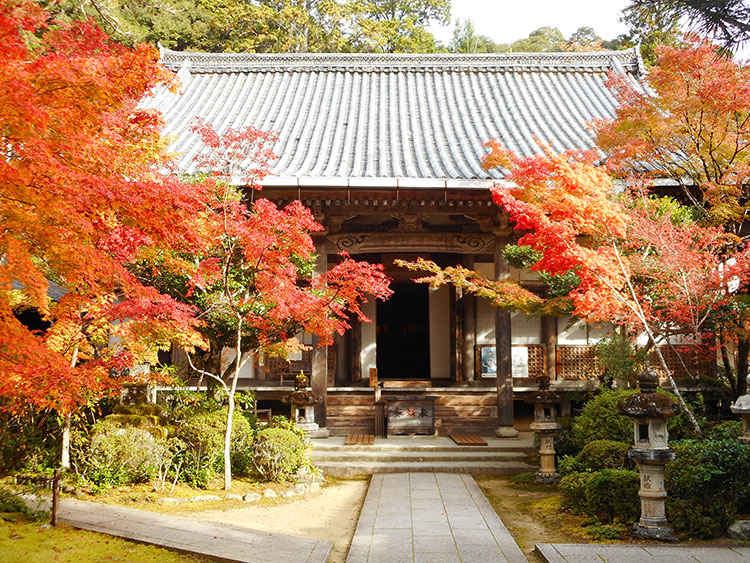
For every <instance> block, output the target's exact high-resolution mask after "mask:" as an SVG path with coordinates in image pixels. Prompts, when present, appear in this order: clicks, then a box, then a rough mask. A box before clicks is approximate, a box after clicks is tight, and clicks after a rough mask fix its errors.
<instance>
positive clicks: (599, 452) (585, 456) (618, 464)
mask: <svg viewBox="0 0 750 563" xmlns="http://www.w3.org/2000/svg"><path fill="white" fill-rule="evenodd" d="M629 448H630V446H629V445H628V444H626V443H624V442H615V441H614V440H594V441H593V442H589V443H588V444H586V445H585V446H584V447H583V449H582V450H581V453H579V454H578V455H577V456H576V460H577V461H578V462H579V463H580V465H581V466H582V467H583V471H599V470H601V469H630V468H631V467H632V466H633V464H632V462H631V461H630V460H629V459H628V449H629Z"/></svg>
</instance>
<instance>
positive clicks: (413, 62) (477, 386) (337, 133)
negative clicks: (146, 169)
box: [146, 49, 644, 435]
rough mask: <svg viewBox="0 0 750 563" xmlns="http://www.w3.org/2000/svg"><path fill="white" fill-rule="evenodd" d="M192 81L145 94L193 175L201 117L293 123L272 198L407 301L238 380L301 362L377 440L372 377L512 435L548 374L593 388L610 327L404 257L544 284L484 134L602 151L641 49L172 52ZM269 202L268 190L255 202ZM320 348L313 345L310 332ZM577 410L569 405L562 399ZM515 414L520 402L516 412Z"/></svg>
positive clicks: (277, 126) (281, 371)
mask: <svg viewBox="0 0 750 563" xmlns="http://www.w3.org/2000/svg"><path fill="white" fill-rule="evenodd" d="M161 56H162V62H163V64H164V65H165V66H166V67H167V68H169V69H171V70H173V71H175V72H176V73H177V75H178V77H179V79H180V81H181V87H180V89H179V90H178V91H177V92H169V91H167V90H164V91H161V92H159V93H157V94H156V95H155V96H154V97H153V98H152V99H150V100H149V101H148V102H146V103H147V105H148V106H150V107H153V108H156V109H158V110H159V111H161V113H162V114H163V116H164V119H165V121H166V127H165V130H164V134H165V135H167V136H174V139H175V140H174V142H173V143H172V145H171V146H170V149H169V150H171V151H174V152H176V153H178V154H179V159H178V164H179V168H180V170H182V171H183V172H191V171H193V170H194V168H193V167H194V164H193V158H194V156H195V154H196V152H197V151H199V150H200V149H201V143H200V139H199V138H198V136H197V135H196V134H194V133H192V132H190V130H189V128H190V125H191V123H192V122H193V121H194V119H195V118H196V117H201V118H203V119H204V120H205V121H207V122H210V123H212V124H213V125H214V126H215V128H216V129H217V131H219V132H222V131H224V130H226V129H227V128H228V127H235V128H239V127H243V126H247V125H253V126H254V127H256V128H258V129H262V130H266V131H276V132H278V136H279V140H278V142H277V143H276V144H275V146H274V148H273V149H274V152H275V153H276V154H277V155H278V157H279V158H278V160H277V161H276V162H275V164H274V165H273V167H272V169H271V173H272V175H271V176H269V177H268V178H266V180H265V181H264V182H263V185H264V188H263V191H262V192H261V194H260V195H261V196H262V197H266V198H269V199H271V200H273V201H275V202H277V203H279V204H283V203H285V202H289V201H291V200H295V199H299V200H301V201H302V202H303V203H304V204H305V205H306V206H307V207H309V208H310V209H312V211H313V213H314V215H315V217H316V219H317V220H318V221H319V222H320V223H321V224H323V225H324V227H325V230H324V231H323V232H322V233H317V234H316V237H315V241H316V246H317V251H318V254H319V258H318V261H317V265H316V267H317V269H318V271H319V272H322V271H325V269H326V268H327V267H328V265H330V264H332V263H335V261H336V260H338V259H339V258H338V253H339V252H340V251H342V250H344V251H346V252H348V253H349V254H351V255H352V256H353V257H355V258H357V259H360V260H368V261H372V262H378V263H383V264H384V265H385V267H386V271H387V273H388V275H389V276H390V277H391V278H392V279H393V285H392V289H393V290H394V295H393V297H392V298H391V299H390V300H389V301H386V302H377V303H376V302H375V301H374V300H371V301H370V302H369V303H368V304H367V306H366V310H365V312H366V314H367V316H368V317H369V318H370V319H372V323H361V324H355V326H354V327H353V329H352V330H350V331H349V332H348V333H347V334H346V335H344V336H342V337H339V338H337V339H336V341H335V343H334V345H333V346H329V347H327V348H313V349H312V350H311V351H310V352H305V353H303V354H301V355H300V356H299V357H297V358H291V359H290V361H281V360H278V359H264V358H262V357H261V358H259V360H258V361H257V362H256V365H254V366H248V369H247V370H246V372H245V373H244V374H243V375H244V377H243V380H242V381H241V385H244V386H245V387H248V386H249V387H253V388H255V389H256V395H257V398H258V400H259V401H261V402H263V401H273V400H276V399H278V398H279V397H280V393H281V389H282V388H283V387H287V386H289V385H291V383H292V381H293V378H294V375H295V374H296V373H299V371H300V370H303V371H304V372H305V373H306V374H307V375H309V376H310V379H311V382H312V389H313V392H314V393H315V394H316V395H317V396H319V397H322V398H323V402H322V403H321V404H320V405H318V406H317V407H316V412H315V419H316V422H317V423H318V424H319V425H320V426H321V427H323V428H327V430H328V431H329V432H330V433H331V434H338V435H341V434H346V433H347V432H354V431H359V432H372V431H373V429H374V424H375V421H374V412H375V407H374V395H375V393H376V391H375V389H374V388H373V387H371V383H374V377H377V380H378V381H379V382H380V384H381V386H382V390H383V391H382V392H383V393H384V395H385V396H386V397H387V396H388V394H389V393H390V394H392V395H394V396H395V395H398V396H399V397H403V396H407V397H408V396H409V395H413V396H415V397H416V396H429V397H430V398H434V426H435V430H436V431H437V433H439V434H446V433H448V432H451V431H454V430H459V431H475V432H478V433H483V434H492V433H493V432H495V433H496V434H497V435H513V434H514V430H513V426H514V417H515V415H514V400H515V401H516V403H517V405H521V404H522V399H523V397H524V395H525V394H527V393H530V392H531V391H532V390H534V389H535V388H536V385H535V383H534V379H535V378H536V377H537V376H539V375H542V374H547V375H549V377H550V378H551V379H552V386H553V389H555V390H556V391H558V392H562V393H563V395H564V394H565V392H573V391H580V390H583V389H586V388H591V387H593V386H595V385H596V377H597V376H598V375H599V373H600V370H599V368H598V366H597V362H596V358H595V355H594V353H593V350H592V348H591V345H592V344H593V343H594V342H596V341H597V340H598V339H600V338H601V337H603V336H604V335H605V334H606V329H605V328H604V327H594V326H588V325H586V324H585V323H582V322H575V320H574V319H570V318H559V319H558V318H551V317H526V316H524V315H523V314H510V313H507V312H503V311H500V310H497V309H495V308H493V307H492V306H491V305H490V304H489V302H486V301H484V300H481V299H476V298H474V297H473V296H471V295H462V294H461V293H460V292H458V291H456V290H455V288H453V287H442V288H439V289H430V288H428V287H427V286H426V285H422V284H415V283H413V281H412V280H413V278H414V277H416V276H415V275H414V274H413V273H411V272H408V271H405V270H403V269H400V268H397V267H395V266H394V265H393V261H394V259H397V258H405V259H415V258H416V257H418V256H422V257H425V258H429V259H431V260H433V261H435V262H437V263H438V264H440V265H442V266H448V265H455V264H462V265H464V266H466V267H468V268H472V269H475V270H478V271H480V272H483V273H484V274H486V275H488V276H492V277H494V278H495V279H500V278H504V277H509V276H510V277H516V278H518V279H520V280H522V281H523V282H524V283H525V284H527V285H528V287H531V288H535V287H536V288H539V290H540V291H542V288H543V284H541V283H540V282H539V281H538V280H537V279H536V278H535V276H534V275H533V274H532V273H531V272H526V271H516V270H514V269H512V268H510V267H509V266H508V265H507V264H506V263H505V262H504V261H503V259H502V255H501V251H502V249H503V247H504V246H505V245H506V244H507V243H509V242H512V241H513V233H512V230H511V226H510V225H509V224H508V220H507V216H506V215H505V214H504V213H502V212H501V211H500V210H499V209H498V207H496V206H495V205H494V204H493V203H492V201H491V198H490V193H489V190H488V188H489V186H491V185H493V184H495V183H499V184H501V185H502V184H503V182H504V180H503V176H502V173H501V172H500V171H498V170H491V171H487V170H484V169H483V168H482V166H481V159H482V157H483V155H484V154H486V152H487V150H486V149H485V147H484V146H483V145H482V143H484V142H486V141H488V140H489V139H492V138H498V139H500V141H501V142H502V143H503V145H504V146H506V147H507V148H509V149H511V150H513V151H515V152H516V153H517V154H519V155H524V156H531V155H533V154H535V153H538V152H539V151H540V150H541V147H542V146H544V145H549V146H551V147H552V148H553V149H554V150H558V151H559V150H567V149H592V148H594V140H593V134H592V131H591V130H590V128H589V124H590V123H591V121H592V120H594V119H597V118H612V117H614V109H615V105H616V101H615V98H614V96H613V94H612V93H611V92H610V91H609V90H608V88H607V85H606V84H607V80H608V76H609V75H610V74H618V75H622V76H625V77H627V78H628V79H630V80H632V81H633V83H634V84H639V79H640V78H641V77H642V76H643V73H644V68H643V64H642V62H641V60H640V56H639V54H638V51H637V49H631V50H626V51H612V52H610V51H607V52H585V53H512V54H476V55H446V54H439V55H371V54H285V55H275V54H274V55H270V54H208V53H183V52H174V51H168V50H163V51H162V55H161ZM256 197H257V194H256ZM309 343H310V344H314V342H309ZM565 405H566V403H565V402H564V403H563V408H565ZM517 408H521V407H520V406H517Z"/></svg>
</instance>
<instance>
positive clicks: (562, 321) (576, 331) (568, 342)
mask: <svg viewBox="0 0 750 563" xmlns="http://www.w3.org/2000/svg"><path fill="white" fill-rule="evenodd" d="M571 319H572V317H571V316H570V315H565V316H563V317H560V318H559V319H558V321H557V344H558V345H560V346H586V345H587V344H588V328H587V327H586V322H585V321H582V320H580V319H579V320H576V321H575V323H573V324H572V325H571ZM569 325H570V326H569Z"/></svg>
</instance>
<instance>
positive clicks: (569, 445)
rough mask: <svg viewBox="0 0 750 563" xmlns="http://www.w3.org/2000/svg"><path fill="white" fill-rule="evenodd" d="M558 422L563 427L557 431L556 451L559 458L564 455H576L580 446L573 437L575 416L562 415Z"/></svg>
mask: <svg viewBox="0 0 750 563" xmlns="http://www.w3.org/2000/svg"><path fill="white" fill-rule="evenodd" d="M557 423H558V424H559V425H560V426H561V427H562V428H560V430H558V431H557V432H556V433H555V453H556V454H557V457H558V458H562V457H563V456H566V455H570V456H574V455H576V454H577V453H578V452H579V450H580V449H581V448H579V447H578V446H577V445H576V443H575V440H574V439H573V418H572V417H570V416H560V417H558V418H557Z"/></svg>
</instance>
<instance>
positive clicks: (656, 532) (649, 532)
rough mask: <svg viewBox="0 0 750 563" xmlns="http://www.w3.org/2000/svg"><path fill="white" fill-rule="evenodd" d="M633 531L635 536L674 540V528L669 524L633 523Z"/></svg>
mask: <svg viewBox="0 0 750 563" xmlns="http://www.w3.org/2000/svg"><path fill="white" fill-rule="evenodd" d="M633 532H634V533H635V535H637V536H640V537H642V538H648V539H652V540H661V541H675V540H676V538H675V537H674V530H673V529H672V528H671V527H670V526H641V525H640V524H634V525H633Z"/></svg>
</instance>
